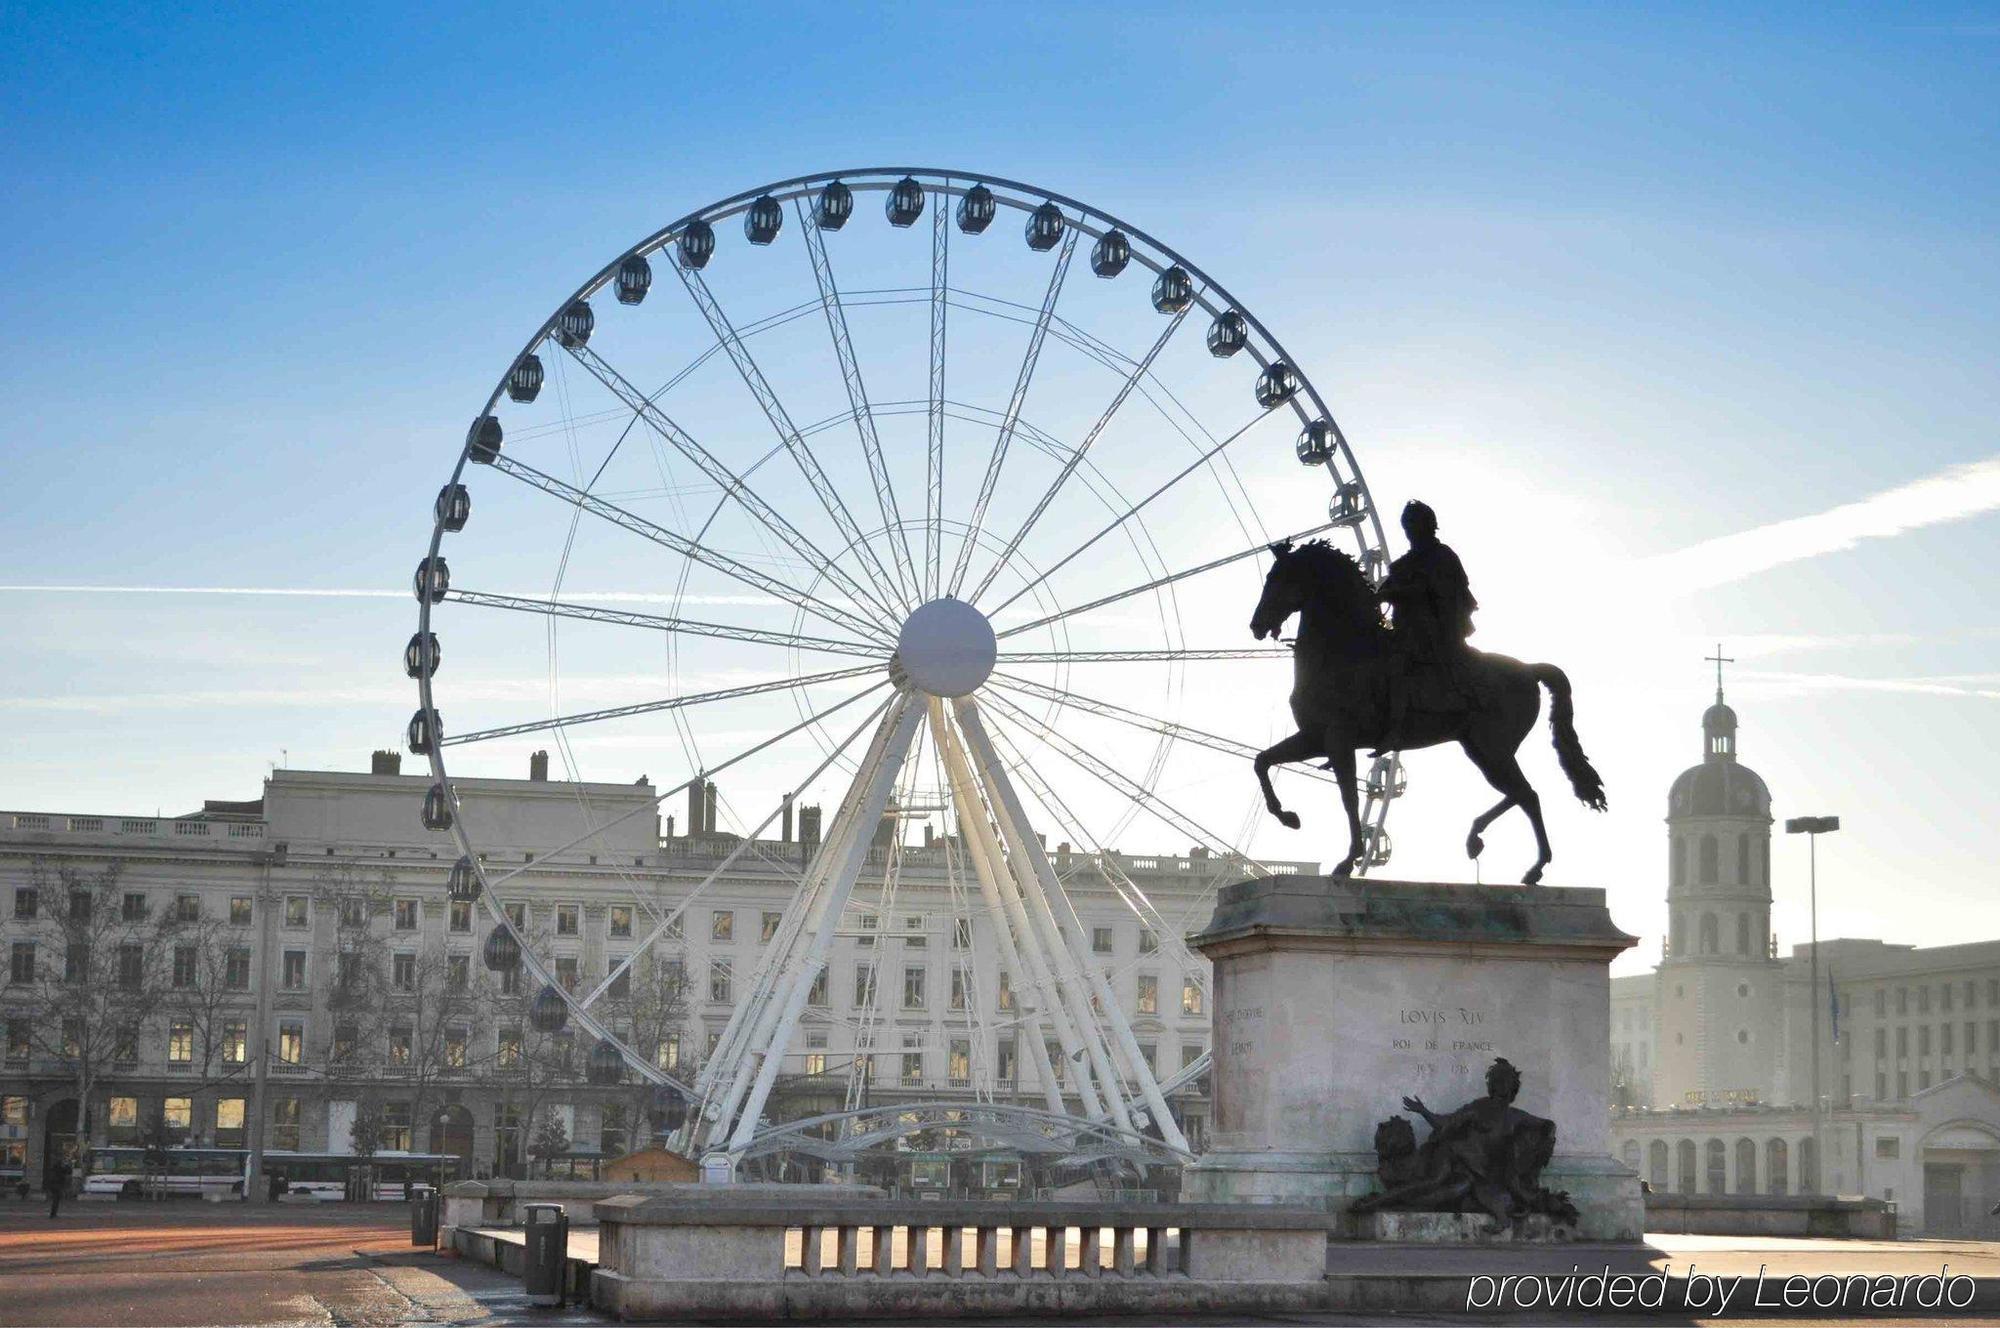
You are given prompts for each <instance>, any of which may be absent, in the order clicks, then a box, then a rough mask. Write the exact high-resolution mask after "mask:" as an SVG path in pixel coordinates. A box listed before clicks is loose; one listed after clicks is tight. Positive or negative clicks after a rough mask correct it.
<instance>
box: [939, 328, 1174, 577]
mask: <svg viewBox="0 0 2000 1328" xmlns="http://www.w3.org/2000/svg"><path fill="white" fill-rule="evenodd" d="M1193 307H1194V306H1193V305H1192V304H1189V305H1188V306H1187V307H1186V308H1183V309H1181V310H1179V311H1177V312H1176V313H1175V314H1174V315H1173V317H1172V318H1170V319H1168V320H1167V325H1166V327H1165V328H1163V329H1161V331H1160V335H1159V337H1158V339H1156V340H1155V341H1154V342H1153V344H1152V347H1151V348H1150V349H1148V350H1147V351H1146V354H1145V356H1144V357H1143V358H1141V359H1140V360H1138V361H1137V362H1136V363H1134V364H1133V366H1132V369H1131V371H1130V372H1129V373H1127V374H1126V375H1125V381H1123V382H1122V383H1120V384H1119V385H1118V391H1117V393H1116V394H1115V395H1114V396H1113V397H1112V398H1111V404H1110V405H1108V406H1106V407H1105V408H1104V412H1103V414H1101V415H1099V416H1098V417H1097V421H1096V423H1094V424H1092V425H1091V426H1090V431H1089V432H1088V433H1086V434H1084V436H1083V441H1082V442H1080V443H1078V444H1077V445H1076V450H1075V451H1074V452H1072V453H1070V457H1069V460H1067V461H1065V462H1063V465H1062V469H1061V470H1059V471H1057V472H1056V477H1055V479H1054V480H1053V481H1051V482H1050V484H1049V487H1048V488H1047V490H1045V491H1044V492H1043V494H1042V496H1041V498H1040V499H1039V500H1037V501H1036V503H1035V505H1034V507H1033V509H1032V510H1030V511H1029V513H1028V516H1027V519H1026V520H1025V521H1023V522H1021V527H1020V529H1018V530H1016V531H1015V532H1014V538H1012V539H1010V540H1008V541H1007V547H1006V548H1004V549H1002V550H1001V551H1000V556H999V557H998V558H996V559H994V560H993V565H992V566H991V567H989V568H987V569H986V575H985V576H983V577H981V578H980V581H979V585H978V586H977V587H975V588H974V590H973V592H972V593H971V594H970V595H968V596H966V598H967V599H968V600H970V601H971V602H972V603H974V604H977V603H978V602H979V597H980V596H981V595H984V594H985V593H986V591H987V588H988V587H990V586H991V585H992V584H993V578H994V577H996V576H999V575H1000V573H1001V572H1002V571H1003V570H1005V568H1006V566H1007V564H1008V563H1010V562H1011V561H1013V558H1014V551H1015V550H1016V549H1019V548H1020V547H1021V541H1023V540H1025V539H1027V538H1028V532H1029V531H1031V530H1033V529H1034V528H1035V524H1036V523H1037V522H1039V521H1040V520H1041V519H1042V513H1044V512H1046V511H1048V510H1049V504H1050V503H1052V502H1054V501H1055V499H1056V495H1057V494H1058V493H1060V492H1061V491H1062V487H1063V485H1064V484H1066V483H1067V482H1068V481H1069V477H1070V476H1071V475H1073V474H1075V473H1076V468H1077V466H1078V465H1080V464H1082V462H1083V458H1084V454H1085V453H1087V452H1089V451H1090V448H1091V445H1092V444H1094V443H1095V442H1096V441H1097V436H1098V435H1099V434H1101V433H1103V432H1104V430H1105V427H1106V426H1107V425H1109V424H1110V423H1111V417H1112V416H1113V415H1116V414H1117V413H1118V408H1119V407H1120V406H1122V405H1124V404H1125V398H1127V397H1129V396H1131V395H1132V389H1133V388H1135V387H1137V386H1138V385H1139V380H1140V379H1142V378H1144V377H1145V376H1146V375H1147V374H1148V373H1150V372H1151V371H1152V367H1153V361H1154V360H1156V359H1158V358H1159V354H1160V352H1161V351H1163V350H1165V349H1166V346H1167V342H1168V341H1169V340H1171V339H1172V338H1173V335H1174V333H1175V331H1177V330H1178V329H1179V327H1180V325H1181V323H1182V322H1183V321H1184V320H1185V319H1186V318H1187V312H1188V309H1192V308H1193Z"/></svg>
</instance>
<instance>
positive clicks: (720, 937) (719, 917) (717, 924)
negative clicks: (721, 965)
mask: <svg viewBox="0 0 2000 1328" xmlns="http://www.w3.org/2000/svg"><path fill="white" fill-rule="evenodd" d="M708 939H709V940H711V941H733V940H735V939H736V914H735V913H734V912H732V911H731V910H729V909H726V908H719V909H717V910H716V911H715V912H713V913H711V914H709V915H708Z"/></svg>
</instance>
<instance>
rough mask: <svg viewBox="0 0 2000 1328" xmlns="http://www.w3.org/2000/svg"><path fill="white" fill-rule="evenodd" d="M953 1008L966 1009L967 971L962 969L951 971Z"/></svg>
mask: <svg viewBox="0 0 2000 1328" xmlns="http://www.w3.org/2000/svg"><path fill="white" fill-rule="evenodd" d="M951 1008H952V1009H954V1010H963V1009H964V1008H965V970H964V969H962V968H954V969H953V970H951Z"/></svg>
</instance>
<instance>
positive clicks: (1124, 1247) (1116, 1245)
mask: <svg viewBox="0 0 2000 1328" xmlns="http://www.w3.org/2000/svg"><path fill="white" fill-rule="evenodd" d="M1136 1243H1137V1242H1136V1241H1135V1240H1134V1239H1133V1229H1132V1228H1131V1227H1128V1226H1124V1225H1120V1226H1119V1227H1118V1229H1117V1230H1116V1231H1114V1232H1113V1233H1112V1235H1111V1268H1112V1271H1113V1272H1115V1273H1117V1274H1118V1275H1119V1276H1120V1277H1130V1276H1132V1265H1133V1246H1134V1245H1135V1244H1136Z"/></svg>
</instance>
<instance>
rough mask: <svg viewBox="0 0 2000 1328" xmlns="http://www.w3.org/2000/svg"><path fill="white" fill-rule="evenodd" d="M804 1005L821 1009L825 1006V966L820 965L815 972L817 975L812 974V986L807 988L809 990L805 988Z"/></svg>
mask: <svg viewBox="0 0 2000 1328" xmlns="http://www.w3.org/2000/svg"><path fill="white" fill-rule="evenodd" d="M806 1004H807V1005H817V1006H822V1007H823V1006H825V1005H826V965H825V964H821V965H820V966H819V972H817V973H815V974H813V980H812V986H811V987H809V988H807V990H806Z"/></svg>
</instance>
